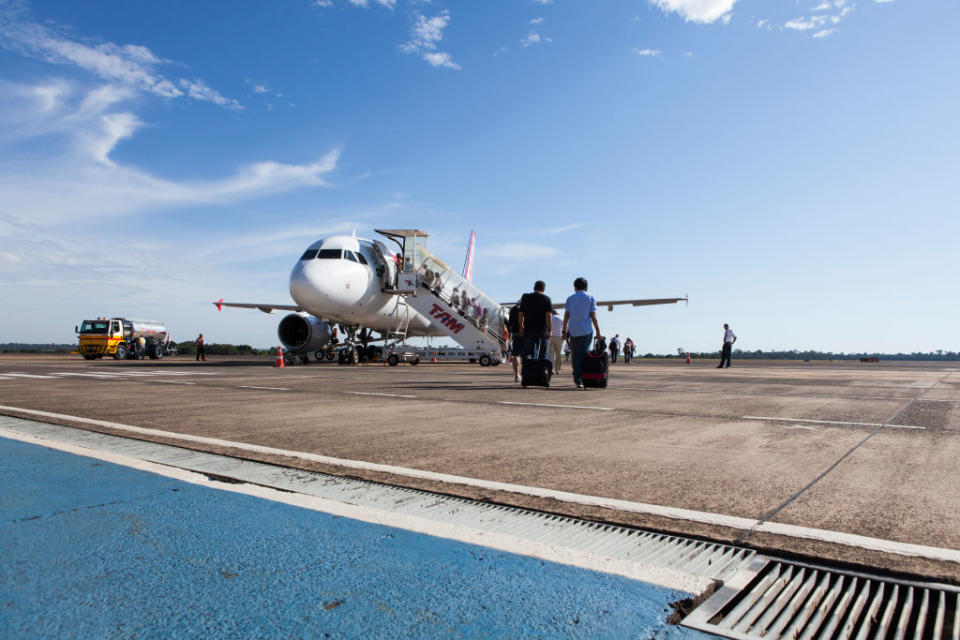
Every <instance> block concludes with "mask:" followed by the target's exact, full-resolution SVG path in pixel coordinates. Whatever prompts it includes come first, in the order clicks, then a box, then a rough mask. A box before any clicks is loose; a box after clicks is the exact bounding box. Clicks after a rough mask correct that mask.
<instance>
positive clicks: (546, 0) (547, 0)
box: [533, 0, 553, 4]
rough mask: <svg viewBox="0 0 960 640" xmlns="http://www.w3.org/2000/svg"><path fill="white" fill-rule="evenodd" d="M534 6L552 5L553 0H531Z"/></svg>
mask: <svg viewBox="0 0 960 640" xmlns="http://www.w3.org/2000/svg"><path fill="white" fill-rule="evenodd" d="M533 1H534V2H535V3H536V4H553V0H533Z"/></svg>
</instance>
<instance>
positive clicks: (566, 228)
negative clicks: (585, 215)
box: [547, 222, 586, 234]
mask: <svg viewBox="0 0 960 640" xmlns="http://www.w3.org/2000/svg"><path fill="white" fill-rule="evenodd" d="M584 226H586V225H584V224H582V223H579V222H577V223H574V224H565V225H563V226H560V227H553V228H552V229H547V233H549V234H557V233H566V232H567V231H575V230H576V229H582V228H583V227H584Z"/></svg>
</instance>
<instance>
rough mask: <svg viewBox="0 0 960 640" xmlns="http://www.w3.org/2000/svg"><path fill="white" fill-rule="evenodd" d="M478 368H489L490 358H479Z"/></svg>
mask: <svg viewBox="0 0 960 640" xmlns="http://www.w3.org/2000/svg"><path fill="white" fill-rule="evenodd" d="M480 366H481V367H489V366H490V356H480Z"/></svg>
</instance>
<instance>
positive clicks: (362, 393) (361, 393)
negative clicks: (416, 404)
mask: <svg viewBox="0 0 960 640" xmlns="http://www.w3.org/2000/svg"><path fill="white" fill-rule="evenodd" d="M340 393H345V394H347V395H350V396H383V397H385V398H416V397H417V396H411V395H407V394H404V393H376V392H373V391H341V392H340Z"/></svg>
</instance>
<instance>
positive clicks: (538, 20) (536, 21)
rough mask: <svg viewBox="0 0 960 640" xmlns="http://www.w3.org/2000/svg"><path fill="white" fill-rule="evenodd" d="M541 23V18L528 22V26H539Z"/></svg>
mask: <svg viewBox="0 0 960 640" xmlns="http://www.w3.org/2000/svg"><path fill="white" fill-rule="evenodd" d="M541 22H543V18H534V19H533V20H531V21H530V24H540V23H541Z"/></svg>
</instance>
